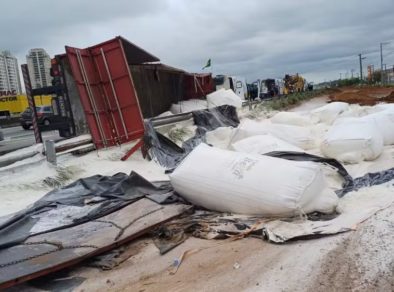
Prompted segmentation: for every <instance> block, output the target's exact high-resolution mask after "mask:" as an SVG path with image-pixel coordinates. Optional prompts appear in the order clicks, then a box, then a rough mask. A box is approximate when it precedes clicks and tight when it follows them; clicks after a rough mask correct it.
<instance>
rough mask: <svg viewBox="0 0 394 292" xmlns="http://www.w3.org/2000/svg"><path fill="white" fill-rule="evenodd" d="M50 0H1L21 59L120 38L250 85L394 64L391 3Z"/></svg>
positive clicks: (8, 45)
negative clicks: (361, 57)
mask: <svg viewBox="0 0 394 292" xmlns="http://www.w3.org/2000/svg"><path fill="white" fill-rule="evenodd" d="M59 3H60V2H58V1H52V0H35V1H22V0H18V1H16V0H14V1H8V0H3V1H2V7H5V8H6V9H7V10H8V11H9V13H6V14H3V15H2V17H1V25H0V34H1V35H2V44H1V46H2V47H3V48H4V49H9V50H11V51H12V52H13V53H14V54H16V55H17V56H18V57H19V58H20V62H23V61H24V58H25V55H26V53H27V51H28V50H29V49H30V48H33V47H43V48H45V49H47V51H48V52H49V53H50V54H51V55H53V54H56V53H62V52H64V46H65V45H70V46H76V47H85V46H89V45H92V44H95V43H98V42H101V41H104V40H106V39H109V38H112V37H113V36H116V35H122V36H124V37H126V38H127V39H129V40H130V41H132V42H134V43H136V44H138V45H139V46H141V47H143V48H145V49H146V50H148V51H150V52H152V53H153V54H155V55H157V56H158V57H159V58H160V59H161V60H162V61H163V62H165V63H168V64H170V65H174V66H178V67H181V68H184V69H187V70H190V71H200V70H201V67H202V66H203V65H204V64H205V62H206V60H207V59H208V58H211V59H212V65H213V66H212V68H211V70H213V72H214V73H229V74H235V75H243V76H246V77H247V78H248V80H249V81H253V80H254V79H257V78H262V77H280V76H283V75H284V74H285V73H295V72H299V73H301V74H305V76H307V78H309V79H311V80H317V81H320V80H324V79H332V78H338V77H339V73H340V72H342V73H343V76H345V73H346V72H350V70H351V69H356V70H358V60H357V54H358V53H360V52H363V53H364V52H365V53H369V54H366V56H367V59H366V60H365V64H369V63H371V64H375V66H378V64H379V54H378V52H377V50H378V46H379V42H381V41H386V40H393V43H392V44H390V45H388V46H386V47H385V52H386V53H387V58H386V61H387V62H386V63H388V64H390V65H391V64H394V54H388V53H389V52H390V51H394V28H393V26H392V19H393V17H394V3H393V1H392V0H374V1H373V0H371V1H370V0H365V1H356V0H347V1H339V0H333V1H323V0H297V1H293V0H281V1H273V0H265V1H260V0H248V1H235V0H230V1H219V0H200V1H182V0H167V1H165V0H163V1H159V0H156V1H154V0H144V1H130V0H129V1H127V0H117V1H104V0H96V1H94V0H84V1H77V0H69V1H66V2H61V3H62V4H59Z"/></svg>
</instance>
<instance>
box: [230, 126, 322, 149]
mask: <svg viewBox="0 0 394 292" xmlns="http://www.w3.org/2000/svg"><path fill="white" fill-rule="evenodd" d="M261 134H271V135H273V136H275V137H278V138H280V139H282V140H284V141H286V142H288V143H290V144H292V145H295V146H297V147H299V148H302V149H304V150H308V149H311V148H314V147H316V143H315V139H314V137H313V134H312V132H311V129H309V128H307V127H299V126H291V125H283V124H269V123H259V122H256V121H252V120H248V119H246V120H244V121H243V122H242V123H241V125H240V126H238V128H237V133H236V134H235V135H234V138H233V141H234V142H236V141H239V140H241V139H244V138H247V137H251V136H256V135H261Z"/></svg>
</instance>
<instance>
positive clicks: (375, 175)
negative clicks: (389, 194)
mask: <svg viewBox="0 0 394 292" xmlns="http://www.w3.org/2000/svg"><path fill="white" fill-rule="evenodd" d="M393 179H394V167H393V168H390V169H386V170H382V171H378V172H369V173H367V174H365V175H363V176H360V177H357V178H355V179H353V184H352V185H348V186H345V187H344V188H343V189H341V190H338V191H336V193H337V195H338V196H339V197H343V196H344V195H345V194H346V193H348V192H352V191H358V190H359V189H361V188H365V187H371V186H377V185H381V184H384V183H386V182H389V181H391V180H393Z"/></svg>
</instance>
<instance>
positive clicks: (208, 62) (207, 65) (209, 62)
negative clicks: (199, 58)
mask: <svg viewBox="0 0 394 292" xmlns="http://www.w3.org/2000/svg"><path fill="white" fill-rule="evenodd" d="M208 67H211V59H209V60H208V61H207V64H206V65H205V66H204V67H202V70H204V69H205V68H208Z"/></svg>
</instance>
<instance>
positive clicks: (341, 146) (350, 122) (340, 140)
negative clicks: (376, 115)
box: [320, 118, 383, 163]
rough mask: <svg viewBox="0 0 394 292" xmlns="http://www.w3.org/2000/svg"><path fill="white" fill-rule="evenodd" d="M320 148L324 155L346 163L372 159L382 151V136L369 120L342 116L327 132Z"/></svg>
mask: <svg viewBox="0 0 394 292" xmlns="http://www.w3.org/2000/svg"><path fill="white" fill-rule="evenodd" d="M320 150H321V152H322V153H323V155H324V156H326V157H329V158H335V159H337V160H340V161H342V162H347V163H358V162H361V161H363V160H374V159H376V158H377V157H378V156H379V155H380V154H381V153H382V151H383V137H382V135H381V133H380V131H379V130H378V128H377V127H376V125H375V124H374V123H373V122H371V121H368V120H364V119H361V118H342V119H339V120H338V121H336V122H335V123H334V125H333V126H332V127H331V128H330V130H329V131H328V132H327V134H326V135H325V137H324V140H323V142H322V143H321V145H320Z"/></svg>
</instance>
